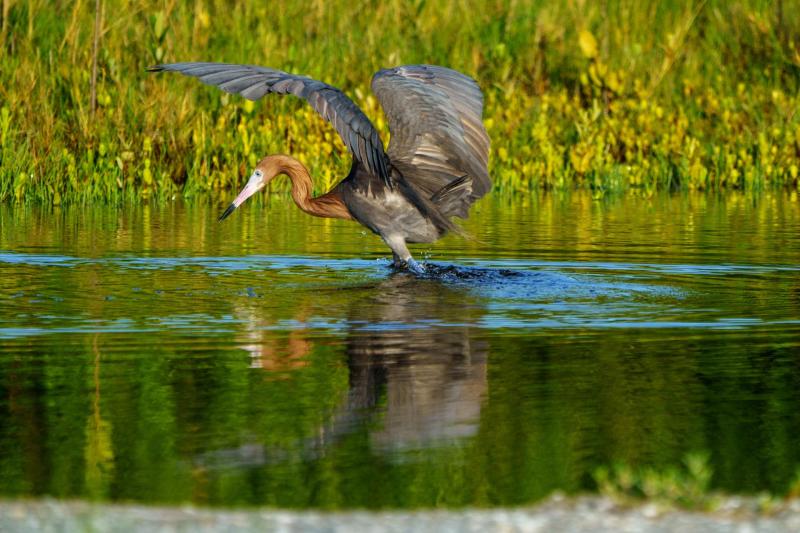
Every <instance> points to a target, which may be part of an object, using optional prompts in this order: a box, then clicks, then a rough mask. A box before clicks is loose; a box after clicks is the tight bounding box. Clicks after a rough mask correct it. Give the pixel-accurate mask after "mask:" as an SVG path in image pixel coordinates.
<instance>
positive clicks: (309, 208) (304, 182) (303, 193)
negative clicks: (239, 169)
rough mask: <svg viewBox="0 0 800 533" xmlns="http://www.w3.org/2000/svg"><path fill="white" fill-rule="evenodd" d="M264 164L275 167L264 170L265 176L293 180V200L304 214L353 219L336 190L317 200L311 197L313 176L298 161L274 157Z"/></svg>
mask: <svg viewBox="0 0 800 533" xmlns="http://www.w3.org/2000/svg"><path fill="white" fill-rule="evenodd" d="M262 164H263V165H264V166H272V165H274V167H273V168H272V169H269V168H265V169H264V175H265V176H269V175H278V174H286V175H287V176H289V179H290V180H292V199H293V200H294V203H296V204H297V207H299V208H300V209H301V210H303V211H304V212H306V213H308V214H309V215H313V216H315V217H323V218H342V219H345V220H352V219H353V216H352V215H351V214H350V211H349V210H348V209H347V206H346V205H344V202H343V201H342V197H341V195H340V194H339V193H338V192H337V191H336V190H332V191H330V192H327V193H325V194H323V195H322V196H318V197H317V198H312V197H311V191H312V190H313V188H314V187H313V185H312V183H311V175H310V174H309V173H308V170H306V167H305V166H304V165H303V164H302V163H301V162H300V161H298V160H297V159H295V158H293V157H289V156H287V155H274V156H269V157H268V158H266V159H265V160H264V161H262ZM270 171H271V173H270Z"/></svg>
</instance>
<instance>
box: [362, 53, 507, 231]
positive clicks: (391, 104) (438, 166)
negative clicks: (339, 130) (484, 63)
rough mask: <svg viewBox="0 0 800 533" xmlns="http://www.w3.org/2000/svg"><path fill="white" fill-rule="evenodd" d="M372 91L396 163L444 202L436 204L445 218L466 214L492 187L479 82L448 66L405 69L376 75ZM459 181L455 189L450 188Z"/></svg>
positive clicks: (421, 188)
mask: <svg viewBox="0 0 800 533" xmlns="http://www.w3.org/2000/svg"><path fill="white" fill-rule="evenodd" d="M372 91H373V92H374V93H375V95H376V96H377V97H378V100H380V102H381V105H382V106H383V110H384V113H385V114H386V117H387V119H388V122H389V129H390V130H391V132H392V136H391V140H390V141H389V149H388V155H389V159H390V161H391V162H392V165H393V166H395V167H397V168H398V170H399V171H400V173H401V174H402V175H403V176H404V178H405V179H406V180H407V181H409V182H410V183H412V184H413V185H414V186H416V187H417V188H418V189H420V190H421V191H422V192H423V193H425V194H426V195H427V197H428V198H431V199H433V198H436V199H437V200H438V201H440V202H444V204H442V203H439V204H437V205H438V207H439V208H440V209H441V210H442V212H443V213H444V214H446V215H458V216H465V215H466V213H467V211H468V209H469V205H470V204H471V203H472V202H474V201H475V200H477V199H478V198H480V197H481V196H483V195H484V194H486V193H487V192H488V191H489V189H491V186H492V184H491V180H490V179H489V171H488V161H489V136H488V134H487V133H486V128H485V127H484V125H483V121H482V115H483V94H482V93H481V90H480V88H479V87H478V84H477V83H476V82H475V80H473V79H472V78H469V77H468V76H465V75H464V74H461V73H460V72H457V71H455V70H451V69H448V68H444V67H438V66H432V65H407V66H402V67H395V68H390V69H384V70H381V71H379V72H378V73H376V74H375V76H374V77H373V78H372ZM456 180H459V181H458V183H457V185H458V186H457V187H455V186H453V187H448V186H449V185H450V184H451V183H453V182H455V181H456ZM440 191H446V194H439V195H438V196H437V193H439V192H440Z"/></svg>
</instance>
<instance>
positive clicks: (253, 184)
mask: <svg viewBox="0 0 800 533" xmlns="http://www.w3.org/2000/svg"><path fill="white" fill-rule="evenodd" d="M263 183H264V182H263V178H262V177H261V176H256V175H255V174H253V175H252V176H250V179H249V180H248V181H247V185H245V186H244V189H242V192H240V193H239V196H237V197H236V199H234V200H233V202H231V205H229V206H228V208H227V209H226V210H225V211H224V212H223V213H222V214H221V215H220V216H219V219H218V221H219V222H222V221H223V220H225V219H226V218H228V216H229V215H230V214H231V213H233V211H234V209H236V208H237V207H239V206H240V205H242V204H243V203H244V201H245V200H247V199H248V198H250V197H251V196H253V195H254V194H255V193H257V192H258V191H259V189H261V187H262V186H263Z"/></svg>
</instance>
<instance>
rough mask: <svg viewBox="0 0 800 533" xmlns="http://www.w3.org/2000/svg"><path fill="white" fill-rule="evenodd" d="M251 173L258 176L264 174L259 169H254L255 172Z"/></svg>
mask: <svg viewBox="0 0 800 533" xmlns="http://www.w3.org/2000/svg"><path fill="white" fill-rule="evenodd" d="M253 174H255V175H256V176H258V177H259V178H260V177H261V176H263V175H264V174H263V173H262V172H261V171H260V170H256V171H255V172H253Z"/></svg>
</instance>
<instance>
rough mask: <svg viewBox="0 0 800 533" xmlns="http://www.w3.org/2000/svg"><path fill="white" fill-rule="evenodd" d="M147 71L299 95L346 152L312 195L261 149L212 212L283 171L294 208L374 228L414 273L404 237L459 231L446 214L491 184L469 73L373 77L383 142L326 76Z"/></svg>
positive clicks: (420, 68) (187, 67)
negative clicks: (331, 182)
mask: <svg viewBox="0 0 800 533" xmlns="http://www.w3.org/2000/svg"><path fill="white" fill-rule="evenodd" d="M149 70H151V71H156V72H158V71H172V72H180V73H181V74H185V75H187V76H194V77H196V78H198V79H199V80H200V81H202V82H203V83H207V84H209V85H216V86H217V87H219V88H220V89H222V90H224V91H227V92H229V93H234V94H240V95H242V96H244V97H245V98H247V99H249V100H257V99H259V98H261V97H262V96H264V95H265V94H267V93H270V92H272V93H279V94H286V93H291V94H293V95H295V96H299V97H300V98H303V99H305V100H306V101H308V103H310V104H311V106H312V107H313V108H314V110H315V111H317V113H319V114H320V115H322V117H323V118H324V119H325V120H327V121H328V122H330V123H331V124H333V126H334V128H336V131H337V132H338V133H339V135H340V136H341V137H342V140H343V141H344V144H345V145H346V146H347V148H348V149H349V150H350V152H351V154H352V155H353V165H352V167H351V168H350V173H349V174H348V175H347V177H345V178H344V179H343V180H342V181H340V182H339V183H338V184H337V185H336V186H334V187H333V189H331V190H330V191H329V192H327V193H325V194H323V195H321V196H318V197H316V198H312V197H311V190H312V185H311V176H310V175H309V173H308V170H307V169H306V168H305V167H304V166H303V165H302V163H300V162H299V161H297V160H296V159H294V158H292V157H289V156H285V155H271V156H268V157H265V158H264V159H262V160H261V161H260V162H259V163H258V165H256V168H255V170H254V171H253V174H252V175H251V176H250V179H249V180H248V182H247V184H246V185H245V187H244V189H242V191H241V192H240V193H239V195H238V196H237V197H236V199H235V200H234V201H233V203H231V204H230V206H228V208H227V209H226V210H225V212H224V213H222V216H220V220H223V219H225V218H226V217H227V216H228V215H230V214H231V212H233V210H234V209H236V208H237V207H239V206H240V205H241V204H242V202H244V201H245V200H247V198H249V197H250V196H252V195H253V194H255V193H256V192H258V191H260V190H261V189H263V188H264V186H265V185H266V184H267V183H269V181H270V180H272V179H273V178H274V177H275V176H278V175H280V174H285V175H287V176H288V177H289V179H290V180H291V181H292V198H293V199H294V201H295V203H296V204H297V206H298V207H299V208H300V209H302V210H303V211H305V212H306V213H308V214H310V215H314V216H318V217H332V218H343V219H348V220H356V221H357V222H359V223H361V224H362V225H364V226H366V227H367V228H369V229H370V230H372V231H373V232H374V233H377V234H378V235H380V236H381V238H382V239H383V240H384V242H385V243H386V244H387V245H388V246H389V248H391V249H392V254H393V257H394V264H395V266H396V267H398V268H401V267H403V266H406V267H407V268H409V269H410V270H412V271H414V272H415V273H417V274H420V273H423V272H424V269H423V268H422V267H421V266H420V265H419V263H417V262H416V261H415V260H414V259H413V258H412V257H411V254H410V253H409V251H408V247H407V246H406V243H421V242H433V241H435V240H437V239H439V238H440V237H442V236H443V235H444V234H445V233H447V232H448V231H459V230H458V226H456V225H455V224H454V223H453V222H452V221H451V217H453V216H458V217H461V218H466V217H467V216H468V213H469V208H470V206H471V205H472V203H473V202H475V200H477V199H478V198H480V197H482V196H483V195H484V194H486V193H487V192H488V191H489V189H490V188H491V186H492V183H491V181H490V179H489V172H488V169H487V162H488V158H489V136H488V135H487V134H486V129H485V128H484V126H483V122H482V120H481V116H482V114H483V94H482V93H481V90H480V88H479V87H478V84H477V83H475V80H473V79H472V78H469V77H467V76H465V75H464V74H461V73H460V72H456V71H455V70H451V69H449V68H444V67H437V66H432V65H407V66H402V67H395V68H389V69H384V70H380V71H378V72H377V73H376V74H375V76H373V78H372V91H373V92H374V93H375V95H376V96H377V97H378V100H379V101H380V103H381V105H382V106H383V111H384V113H385V114H386V118H387V119H388V123H389V129H390V130H391V133H392V135H391V140H390V142H389V148H388V150H387V151H384V149H383V143H382V142H381V139H380V137H379V136H378V132H377V130H376V129H375V127H374V126H373V125H372V123H371V122H370V121H369V119H368V118H367V116H366V115H365V114H364V113H363V112H362V111H361V110H360V109H359V108H358V106H356V105H355V103H353V101H352V100H350V99H349V98H348V97H347V96H345V94H344V93H343V92H342V91H340V90H339V89H337V88H335V87H332V86H330V85H328V84H326V83H322V82H320V81H316V80H313V79H311V78H307V77H305V76H298V75H295V74H289V73H287V72H282V71H280V70H274V69H271V68H266V67H257V66H251V65H231V64H223V63H174V64H170V65H157V66H154V67H150V69H149Z"/></svg>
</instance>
